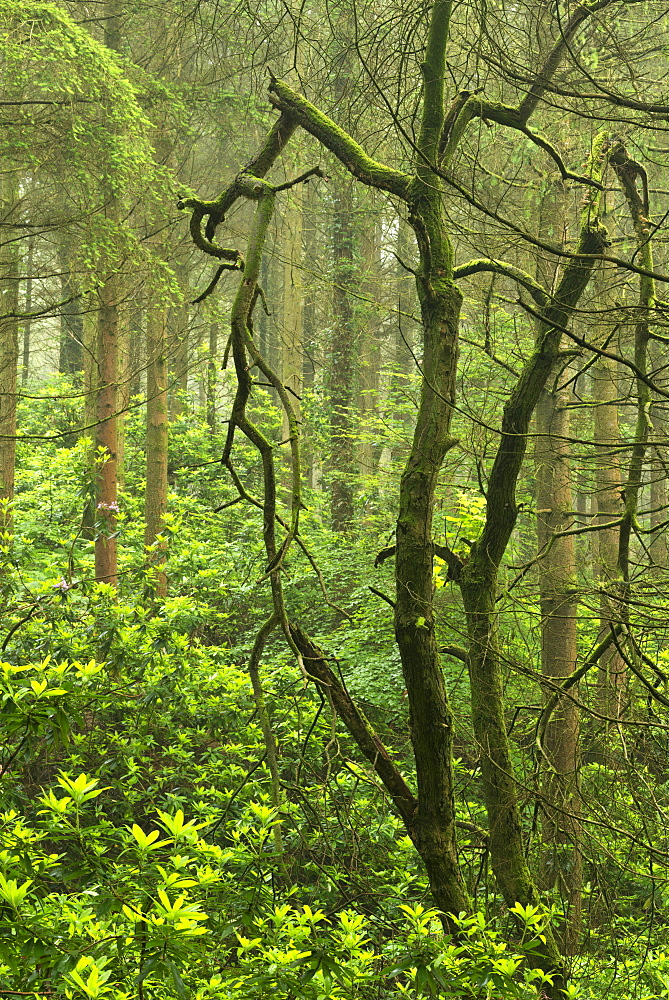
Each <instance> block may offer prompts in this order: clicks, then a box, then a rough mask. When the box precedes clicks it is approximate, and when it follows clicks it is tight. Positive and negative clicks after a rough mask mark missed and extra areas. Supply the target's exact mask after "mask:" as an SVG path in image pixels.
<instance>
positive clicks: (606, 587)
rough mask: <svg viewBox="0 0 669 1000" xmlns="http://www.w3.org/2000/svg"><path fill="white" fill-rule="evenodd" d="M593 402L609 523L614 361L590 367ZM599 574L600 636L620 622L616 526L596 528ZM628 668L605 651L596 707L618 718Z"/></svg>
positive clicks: (614, 447)
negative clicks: (597, 529)
mask: <svg viewBox="0 0 669 1000" xmlns="http://www.w3.org/2000/svg"><path fill="white" fill-rule="evenodd" d="M590 375H591V379H592V390H593V399H594V401H595V402H596V404H597V405H596V406H595V448H596V465H595V507H596V513H597V516H596V520H595V523H596V524H610V523H611V522H612V521H615V520H617V519H618V518H619V517H620V515H621V499H620V498H621V489H622V477H621V472H620V458H619V451H618V449H619V448H620V432H619V429H618V403H617V399H618V386H617V383H616V378H615V372H614V370H613V363H612V362H611V361H609V360H608V359H607V358H599V360H598V361H597V362H596V364H594V365H593V366H592V368H591V369H590ZM594 575H595V579H596V580H597V582H598V585H599V588H600V597H599V622H600V631H599V636H598V639H599V640H601V639H603V638H604V637H605V636H607V635H609V634H610V632H611V628H612V627H614V626H615V625H616V624H617V623H618V622H620V604H619V601H618V593H619V590H620V581H619V579H618V527H617V526H616V525H613V526H612V527H610V528H600V530H599V531H598V532H597V560H596V564H595V567H594ZM626 673H627V667H626V665H625V661H624V660H623V659H622V657H621V656H620V653H619V652H618V650H617V649H616V648H615V647H614V648H613V649H609V650H608V651H607V652H606V653H604V655H603V656H602V658H601V660H600V662H599V668H598V677H597V707H598V709H599V711H600V712H601V713H602V715H606V716H608V717H609V718H614V719H617V718H619V717H620V714H621V711H622V708H623V703H624V691H625V687H626V680H625V678H626Z"/></svg>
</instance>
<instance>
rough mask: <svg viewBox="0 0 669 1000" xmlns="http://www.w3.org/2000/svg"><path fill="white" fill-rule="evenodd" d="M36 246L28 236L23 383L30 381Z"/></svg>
mask: <svg viewBox="0 0 669 1000" xmlns="http://www.w3.org/2000/svg"><path fill="white" fill-rule="evenodd" d="M34 248H35V238H34V237H33V236H32V235H31V236H29V237H28V253H27V254H26V299H25V302H26V308H25V311H26V318H25V319H24V321H23V359H22V364H21V382H22V384H23V385H25V384H26V382H27V381H28V374H29V371H30V333H31V325H32V318H31V316H30V313H31V311H32V307H33V266H34V264H33V257H34Z"/></svg>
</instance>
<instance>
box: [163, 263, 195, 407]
mask: <svg viewBox="0 0 669 1000" xmlns="http://www.w3.org/2000/svg"><path fill="white" fill-rule="evenodd" d="M176 271H177V275H178V277H179V285H180V286H181V289H182V292H183V294H184V296H187V295H188V272H187V271H186V268H185V267H184V266H183V265H181V264H180V265H179V266H178V267H177V269H176ZM167 322H168V330H169V341H170V355H171V359H172V363H171V365H170V367H171V376H170V382H171V391H170V419H171V420H176V418H177V417H179V416H181V414H183V413H185V412H186V408H187V405H188V373H189V367H190V330H189V308H188V302H187V301H186V299H184V301H183V303H182V304H181V305H179V306H172V308H171V309H170V310H169V313H168V319H167Z"/></svg>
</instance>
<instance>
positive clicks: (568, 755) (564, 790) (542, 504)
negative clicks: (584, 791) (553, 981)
mask: <svg viewBox="0 0 669 1000" xmlns="http://www.w3.org/2000/svg"><path fill="white" fill-rule="evenodd" d="M553 377H558V378H559V377H560V373H559V371H558V372H554V376H553ZM562 377H563V378H564V376H562ZM569 400H570V393H569V392H568V391H567V390H565V389H562V390H560V389H559V387H557V386H554V387H553V388H552V389H551V388H547V389H546V390H544V392H543V393H542V395H541V398H540V400H539V403H538V404H537V411H536V418H537V419H536V424H537V438H536V446H535V463H536V476H537V543H538V553H539V596H540V606H541V672H542V674H543V676H544V677H545V678H546V679H547V680H548V681H549V683H550V686H549V687H548V690H547V694H548V697H549V698H550V696H551V695H552V694H553V692H554V689H555V688H554V685H555V684H559V683H560V681H561V680H563V679H564V678H565V677H568V676H569V675H570V674H571V673H573V671H574V670H575V669H576V653H577V644H576V621H577V616H578V603H577V600H576V593H575V579H576V560H575V550H574V538H573V535H571V536H569V535H568V536H566V537H562V538H560V537H558V535H559V533H560V532H563V531H565V530H569V529H570V528H572V527H573V516H572V513H571V509H572V505H573V500H572V491H571V479H570V463H569V435H570V426H569V424H570V421H569V410H568V408H567V404H568V402H569ZM574 693H575V692H574ZM543 745H544V751H545V754H546V758H547V762H548V764H549V772H548V775H547V777H546V779H545V781H544V786H543V790H542V794H543V797H544V802H545V806H544V817H545V819H544V841H545V845H546V847H545V853H544V874H545V878H546V882H547V883H548V885H555V884H557V885H558V886H559V888H560V890H561V894H562V897H563V899H564V900H565V906H566V923H565V926H564V927H563V928H562V934H561V936H562V950H563V951H564V952H565V953H566V954H569V955H573V954H575V953H576V951H577V950H578V942H579V936H580V925H581V882H582V871H583V863H582V857H581V850H580V840H581V830H580V821H579V816H578V813H579V796H578V770H579V713H578V708H577V707H576V705H575V704H574V702H573V701H571V700H570V699H568V698H565V697H563V698H562V699H561V700H560V702H559V703H558V705H557V706H556V708H555V709H554V711H553V713H552V714H551V718H550V722H549V724H548V726H547V730H546V734H545V738H544V744H543Z"/></svg>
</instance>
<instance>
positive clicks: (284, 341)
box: [281, 185, 303, 483]
mask: <svg viewBox="0 0 669 1000" xmlns="http://www.w3.org/2000/svg"><path fill="white" fill-rule="evenodd" d="M302 198H303V191H302V187H301V185H299V186H298V187H296V188H293V189H292V190H291V191H290V195H289V198H288V203H287V205H286V214H285V217H284V227H285V230H284V232H285V242H284V247H285V250H284V267H283V324H282V331H281V379H282V382H283V384H284V386H285V387H286V389H287V390H288V392H289V393H290V397H291V402H292V405H293V407H294V408H295V413H296V416H297V419H298V420H299V419H300V400H301V397H302V366H303V361H302V339H303V320H302V306H303V301H302V300H303V291H302V289H303V281H302ZM289 438H290V428H289V426H288V418H287V416H286V413H285V411H283V412H282V428H281V442H282V445H281V448H282V450H281V456H282V458H283V460H284V466H285V469H286V475H285V479H286V482H287V483H288V482H289V481H290V472H289V471H288V469H289V463H290V449H289V448H288V440H289Z"/></svg>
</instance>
